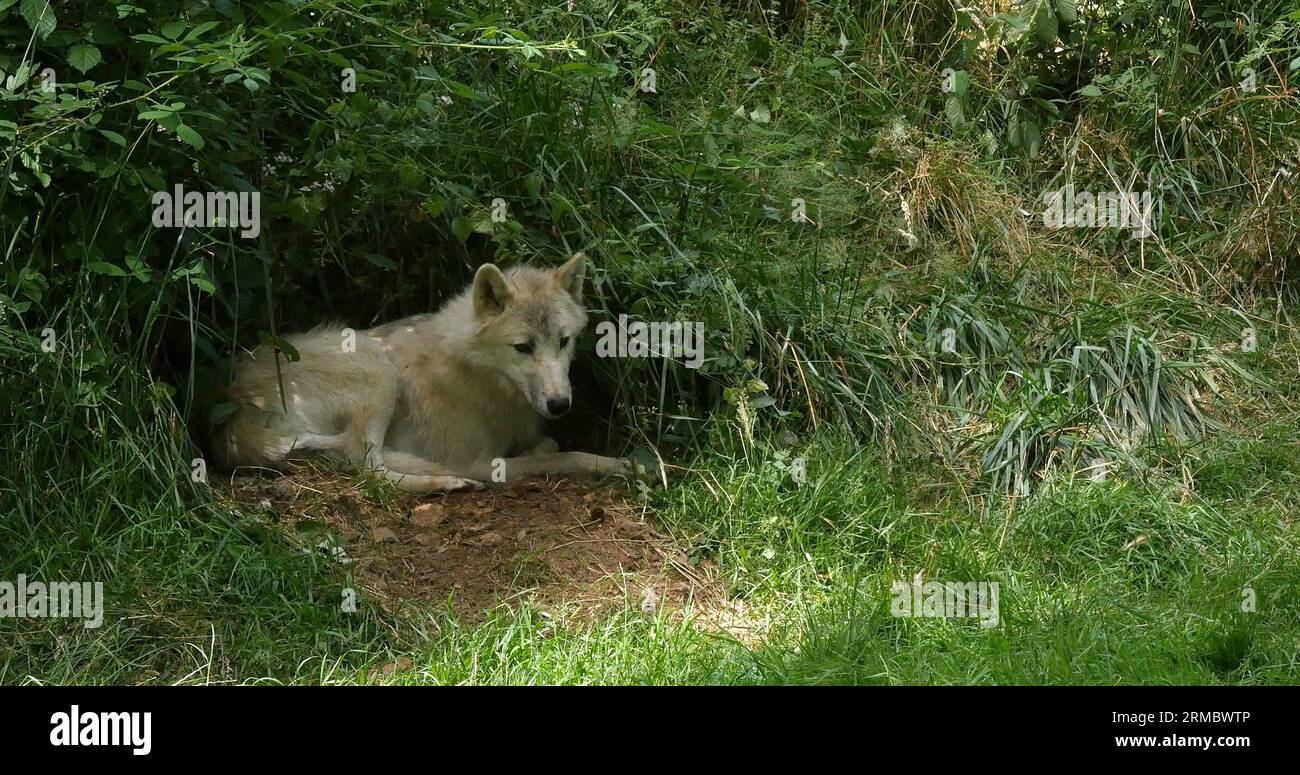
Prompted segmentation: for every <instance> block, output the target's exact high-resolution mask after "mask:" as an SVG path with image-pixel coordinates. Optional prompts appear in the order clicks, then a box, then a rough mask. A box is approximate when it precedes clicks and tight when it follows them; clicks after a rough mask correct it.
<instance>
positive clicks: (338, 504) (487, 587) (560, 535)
mask: <svg viewBox="0 0 1300 775" xmlns="http://www.w3.org/2000/svg"><path fill="white" fill-rule="evenodd" d="M222 487H223V490H224V493H225V494H226V495H227V497H228V498H229V499H230V500H231V501H233V502H234V503H236V504H238V505H239V507H240V508H241V510H243V511H245V512H246V513H248V512H250V511H251V512H253V513H258V514H261V515H263V516H264V518H265V519H264V521H265V522H266V523H267V524H268V526H269V527H271V528H272V529H279V530H282V531H284V533H285V535H286V536H287V537H289V538H290V539H292V540H295V541H297V542H298V543H300V544H301V545H303V546H304V547H305V548H309V549H310V548H313V547H314V548H315V549H316V550H317V551H321V552H324V553H327V554H331V555H332V556H334V557H335V558H336V559H337V560H338V561H339V562H341V563H343V564H345V565H346V566H348V567H349V569H350V570H351V572H352V573H353V575H354V578H355V579H356V582H357V583H358V584H360V585H361V587H362V588H363V589H364V590H365V591H366V593H367V594H368V595H369V596H370V597H372V598H373V599H375V600H377V601H379V602H380V604H381V605H383V606H384V607H385V608H386V609H390V610H396V609H402V608H406V607H407V606H408V605H410V604H416V605H419V606H422V607H425V608H428V607H437V606H443V605H447V604H449V605H450V606H451V607H452V609H453V610H454V611H455V612H457V613H458V614H460V615H461V616H463V617H465V618H466V619H467V620H471V621H472V620H475V619H478V618H481V616H482V615H483V614H484V613H485V612H486V611H487V610H488V609H490V608H492V607H493V606H495V605H498V604H501V603H508V602H509V601H512V600H517V599H519V598H520V597H522V596H531V597H532V598H533V599H534V600H535V601H537V602H538V603H540V604H541V605H543V606H547V607H548V608H547V610H548V612H551V613H553V614H554V615H557V616H563V617H565V618H570V617H578V618H590V617H594V616H597V615H599V614H600V613H602V612H604V611H608V610H611V609H614V608H619V609H621V608H622V607H623V605H624V603H625V601H630V602H631V603H632V604H633V605H636V606H640V607H641V608H642V609H643V610H647V611H653V610H661V609H662V610H664V611H666V612H668V611H671V612H678V611H681V610H682V609H683V608H685V607H687V606H688V604H689V605H690V606H691V607H693V608H696V607H700V606H701V604H703V605H704V606H705V607H708V604H709V603H711V602H714V601H716V600H717V598H718V597H719V596H720V593H719V585H718V584H717V582H716V581H715V579H714V568H713V567H712V565H711V564H710V563H708V562H707V561H705V562H701V563H696V564H693V563H691V562H690V561H689V560H688V558H687V556H686V555H685V554H684V553H683V552H682V551H680V550H679V549H678V548H677V547H676V546H675V545H674V544H673V542H672V541H671V540H670V539H669V538H668V537H666V536H665V535H662V534H661V533H660V532H658V531H656V529H655V528H654V526H653V523H652V519H651V516H650V514H649V513H648V510H646V509H645V508H644V507H643V506H641V505H639V504H637V503H636V502H635V501H634V500H633V499H631V498H630V497H629V495H628V493H627V490H626V488H625V487H621V486H619V485H609V484H602V483H600V482H598V481H593V480H575V479H568V478H556V479H546V478H535V479H530V480H525V481H522V482H516V483H509V484H501V485H495V486H490V487H489V489H487V490H484V491H482V492H469V493H456V494H451V495H434V496H422V497H417V496H412V495H407V494H404V493H400V492H396V491H394V490H392V489H391V488H390V487H387V486H384V485H381V484H378V483H376V482H374V481H371V480H368V479H365V478H360V477H356V476H351V475H348V474H340V473H339V472H337V471H330V470H326V469H324V468H319V467H314V466H312V465H310V464H307V465H301V466H299V467H297V468H295V469H294V470H293V471H290V472H286V473H277V472H264V473H263V472H258V473H253V474H247V473H242V472H237V473H236V475H235V476H233V477H231V478H229V479H227V480H226V481H225V483H224V484H223V485H222ZM551 609H554V611H552V610H551Z"/></svg>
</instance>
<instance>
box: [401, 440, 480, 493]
mask: <svg viewBox="0 0 1300 775" xmlns="http://www.w3.org/2000/svg"><path fill="white" fill-rule="evenodd" d="M383 461H384V462H383V465H384V477H385V478H386V479H388V480H389V481H391V482H393V483H394V484H396V485H397V486H398V487H399V488H400V489H402V490H406V491H407V492H425V493H428V492H458V491H461V490H481V489H483V483H482V482H478V481H475V480H473V479H467V478H465V477H463V476H459V475H457V473H456V472H455V471H452V470H451V469H450V468H447V467H446V466H443V465H439V464H438V463H435V462H433V461H432V460H425V459H424V458H422V457H419V456H418V455H411V454H407V453H406V452H398V451H396V450H391V449H386V450H384V451H383Z"/></svg>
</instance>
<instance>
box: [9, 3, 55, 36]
mask: <svg viewBox="0 0 1300 775" xmlns="http://www.w3.org/2000/svg"><path fill="white" fill-rule="evenodd" d="M18 13H20V14H21V15H22V17H23V19H25V20H26V21H27V26H29V27H31V28H32V29H33V30H35V31H36V35H37V36H38V37H40V38H41V39H42V40H44V39H45V38H48V37H49V36H50V33H51V32H54V28H55V26H56V25H57V24H58V22H57V21H56V20H55V18H54V9H53V8H51V7H50V3H49V0H23V4H22V5H20V6H18Z"/></svg>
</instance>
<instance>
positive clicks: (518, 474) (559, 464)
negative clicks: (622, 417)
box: [464, 452, 632, 482]
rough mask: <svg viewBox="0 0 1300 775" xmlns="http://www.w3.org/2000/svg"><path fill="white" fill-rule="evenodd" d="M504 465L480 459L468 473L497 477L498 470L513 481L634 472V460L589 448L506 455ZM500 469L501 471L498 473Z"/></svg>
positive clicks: (476, 475) (469, 474)
mask: <svg viewBox="0 0 1300 775" xmlns="http://www.w3.org/2000/svg"><path fill="white" fill-rule="evenodd" d="M502 463H504V465H495V466H494V465H492V464H491V463H490V462H489V463H479V464H476V465H474V466H471V467H470V470H469V471H466V472H464V473H466V475H468V476H471V477H473V478H475V479H486V480H494V481H495V479H494V477H493V476H492V475H493V474H494V473H497V474H498V476H500V474H501V473H503V474H505V481H507V482H514V481H518V480H519V479H523V478H524V477H527V476H535V475H537V474H556V475H561V474H575V475H589V476H616V475H620V474H627V473H631V471H632V463H631V461H629V460H625V459H623V458H617V457H605V456H604V455H593V454H591V453H589V452H541V453H537V454H529V455H521V456H519V457H508V458H505V459H504V460H503V461H502ZM498 472H499V473H498Z"/></svg>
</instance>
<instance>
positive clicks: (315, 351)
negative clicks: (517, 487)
mask: <svg viewBox="0 0 1300 775" xmlns="http://www.w3.org/2000/svg"><path fill="white" fill-rule="evenodd" d="M584 266H585V259H584V257H583V255H582V254H578V255H575V256H574V257H573V258H572V259H570V260H569V261H568V262H567V263H566V264H564V265H563V266H561V267H559V268H557V269H554V270H538V269H533V268H530V267H520V268H516V269H511V270H509V271H508V272H506V273H504V274H503V273H502V272H501V271H500V270H499V269H497V267H496V266H495V265H493V264H485V265H483V266H481V267H479V270H478V272H477V273H476V274H475V276H474V282H473V283H472V284H471V286H470V287H469V288H467V289H466V290H465V291H464V292H463V293H461V294H460V295H459V296H456V297H455V298H453V299H452V300H450V301H449V302H447V304H446V305H445V306H443V307H442V309H440V310H439V311H438V312H436V313H433V314H423V315H415V316H412V317H408V318H405V319H402V320H398V321H395V322H393V323H388V324H386V325H382V326H378V327H376V328H372V329H369V330H366V331H357V332H356V334H355V351H345V347H344V343H345V337H344V334H345V330H344V328H343V327H342V326H321V327H318V328H315V329H313V330H312V331H309V332H307V333H303V334H297V335H294V336H289V337H287V339H288V341H289V342H290V343H291V344H292V345H293V346H294V348H295V349H297V351H298V353H299V355H300V356H301V358H300V359H299V360H298V361H295V362H293V363H289V362H287V359H285V358H284V357H281V358H280V359H279V360H280V372H281V376H278V375H277V373H276V363H275V361H276V358H275V354H274V352H273V351H272V350H270V349H269V348H265V347H262V348H258V349H257V350H255V351H254V352H252V353H251V354H249V355H248V356H247V357H245V358H241V359H240V361H239V363H237V364H236V369H235V380H234V383H233V384H232V386H231V389H230V393H231V398H232V400H233V401H234V402H236V404H237V405H239V409H238V410H237V411H236V413H235V414H234V415H233V416H232V417H231V418H230V419H229V420H228V422H227V423H226V424H225V425H224V426H223V427H221V428H218V429H217V432H216V434H215V435H214V437H213V452H214V454H215V455H216V457H217V458H218V462H220V463H222V464H224V465H226V466H227V467H234V466H241V465H243V466H269V467H276V466H278V465H280V464H281V463H283V462H284V461H286V460H288V459H290V458H292V457H295V456H301V455H305V454H312V453H324V454H328V455H331V456H334V457H337V458H341V459H343V460H346V461H349V462H352V463H354V464H356V465H357V466H359V467H362V468H366V469H370V470H374V471H376V472H378V473H380V474H381V475H383V476H385V477H386V478H388V479H390V480H392V481H394V482H395V483H396V484H397V485H398V486H399V487H400V488H402V489H404V490H407V491H409V492H439V491H451V490H458V489H477V488H479V487H481V486H482V484H481V483H482V482H483V481H486V480H492V479H499V478H500V477H494V476H493V474H494V473H497V472H500V473H502V474H504V479H505V480H506V481H512V480H515V479H519V478H521V477H524V476H529V475H532V474H613V473H622V472H625V471H626V470H627V469H628V463H627V461H625V460H621V459H617V458H609V457H602V456H600V455H591V454H587V453H583V452H557V451H556V449H557V447H556V444H555V442H554V441H552V440H551V439H548V438H546V437H545V436H543V435H542V420H543V416H546V417H549V416H551V415H552V410H553V409H559V410H560V413H563V410H565V409H567V408H568V404H569V403H570V401H571V400H572V396H571V388H570V385H569V376H568V369H569V362H570V361H571V360H572V357H573V347H574V344H573V340H574V339H576V337H577V335H578V333H579V332H580V331H581V330H582V329H583V327H585V325H586V322H587V313H586V310H585V309H583V307H582V284H583V275H584ZM566 338H567V340H568V341H567V343H565V344H564V346H561V342H562V340H564V339H566ZM526 343H531V344H532V345H533V347H532V351H531V352H529V353H521V352H519V351H518V350H517V349H516V345H521V344H526ZM281 381H282V384H283V386H284V393H283V396H282V395H281V392H280V384H281ZM498 458H500V459H503V460H504V463H503V464H496V465H494V460H496V459H498Z"/></svg>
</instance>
